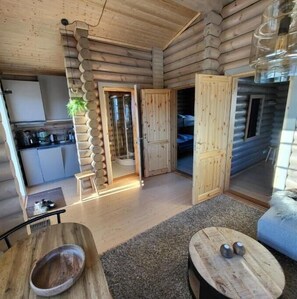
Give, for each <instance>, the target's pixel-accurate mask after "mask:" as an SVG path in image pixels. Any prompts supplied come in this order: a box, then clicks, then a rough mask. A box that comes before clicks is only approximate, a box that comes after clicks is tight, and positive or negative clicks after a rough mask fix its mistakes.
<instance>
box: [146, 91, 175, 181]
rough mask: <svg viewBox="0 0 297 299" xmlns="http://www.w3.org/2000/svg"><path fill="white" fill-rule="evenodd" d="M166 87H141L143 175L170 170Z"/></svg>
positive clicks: (168, 111)
mask: <svg viewBox="0 0 297 299" xmlns="http://www.w3.org/2000/svg"><path fill="white" fill-rule="evenodd" d="M170 96H171V92H170V90H168V89H142V91H141V107H142V125H143V127H142V130H143V147H144V176H145V177H148V176H153V175H157V174H161V173H166V172H170V171H171V138H170V135H171V128H170V104H171V100H170Z"/></svg>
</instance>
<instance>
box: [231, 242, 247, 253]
mask: <svg viewBox="0 0 297 299" xmlns="http://www.w3.org/2000/svg"><path fill="white" fill-rule="evenodd" d="M233 250H234V252H235V253H236V254H238V255H241V256H243V255H244V254H245V247H244V245H243V244H242V243H241V242H235V243H234V244H233Z"/></svg>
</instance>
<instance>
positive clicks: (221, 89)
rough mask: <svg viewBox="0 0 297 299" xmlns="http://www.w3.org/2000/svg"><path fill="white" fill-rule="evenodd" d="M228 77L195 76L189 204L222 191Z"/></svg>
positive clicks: (226, 142)
mask: <svg viewBox="0 0 297 299" xmlns="http://www.w3.org/2000/svg"><path fill="white" fill-rule="evenodd" d="M231 82H232V81H231V77H225V76H208V75H198V74H197V75H196V83H195V86H196V89H195V116H196V120H195V126H194V136H195V138H194V162H193V163H194V164H193V165H194V166H193V170H194V171H193V198H192V200H193V204H197V203H199V202H200V201H203V200H206V199H209V198H211V197H214V196H216V195H219V194H221V193H222V192H223V190H224V184H225V170H226V163H227V153H228V152H227V151H228V132H229V131H228V130H229V121H230V119H229V117H230V107H231Z"/></svg>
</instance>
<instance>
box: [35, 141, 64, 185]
mask: <svg viewBox="0 0 297 299" xmlns="http://www.w3.org/2000/svg"><path fill="white" fill-rule="evenodd" d="M37 151H38V156H39V161H40V166H41V171H42V175H43V178H44V181H45V182H49V181H53V180H58V179H61V178H64V177H65V174H64V165H63V159H62V152H61V147H54V148H45V149H38V150H37Z"/></svg>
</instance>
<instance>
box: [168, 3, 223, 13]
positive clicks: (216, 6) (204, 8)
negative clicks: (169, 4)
mask: <svg viewBox="0 0 297 299" xmlns="http://www.w3.org/2000/svg"><path fill="white" fill-rule="evenodd" d="M172 1H173V2H175V3H177V4H180V5H182V6H184V7H187V8H189V9H192V10H194V11H197V12H201V13H207V12H209V11H211V10H214V11H216V12H221V10H222V8H223V2H222V0H195V1H193V0H172Z"/></svg>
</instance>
